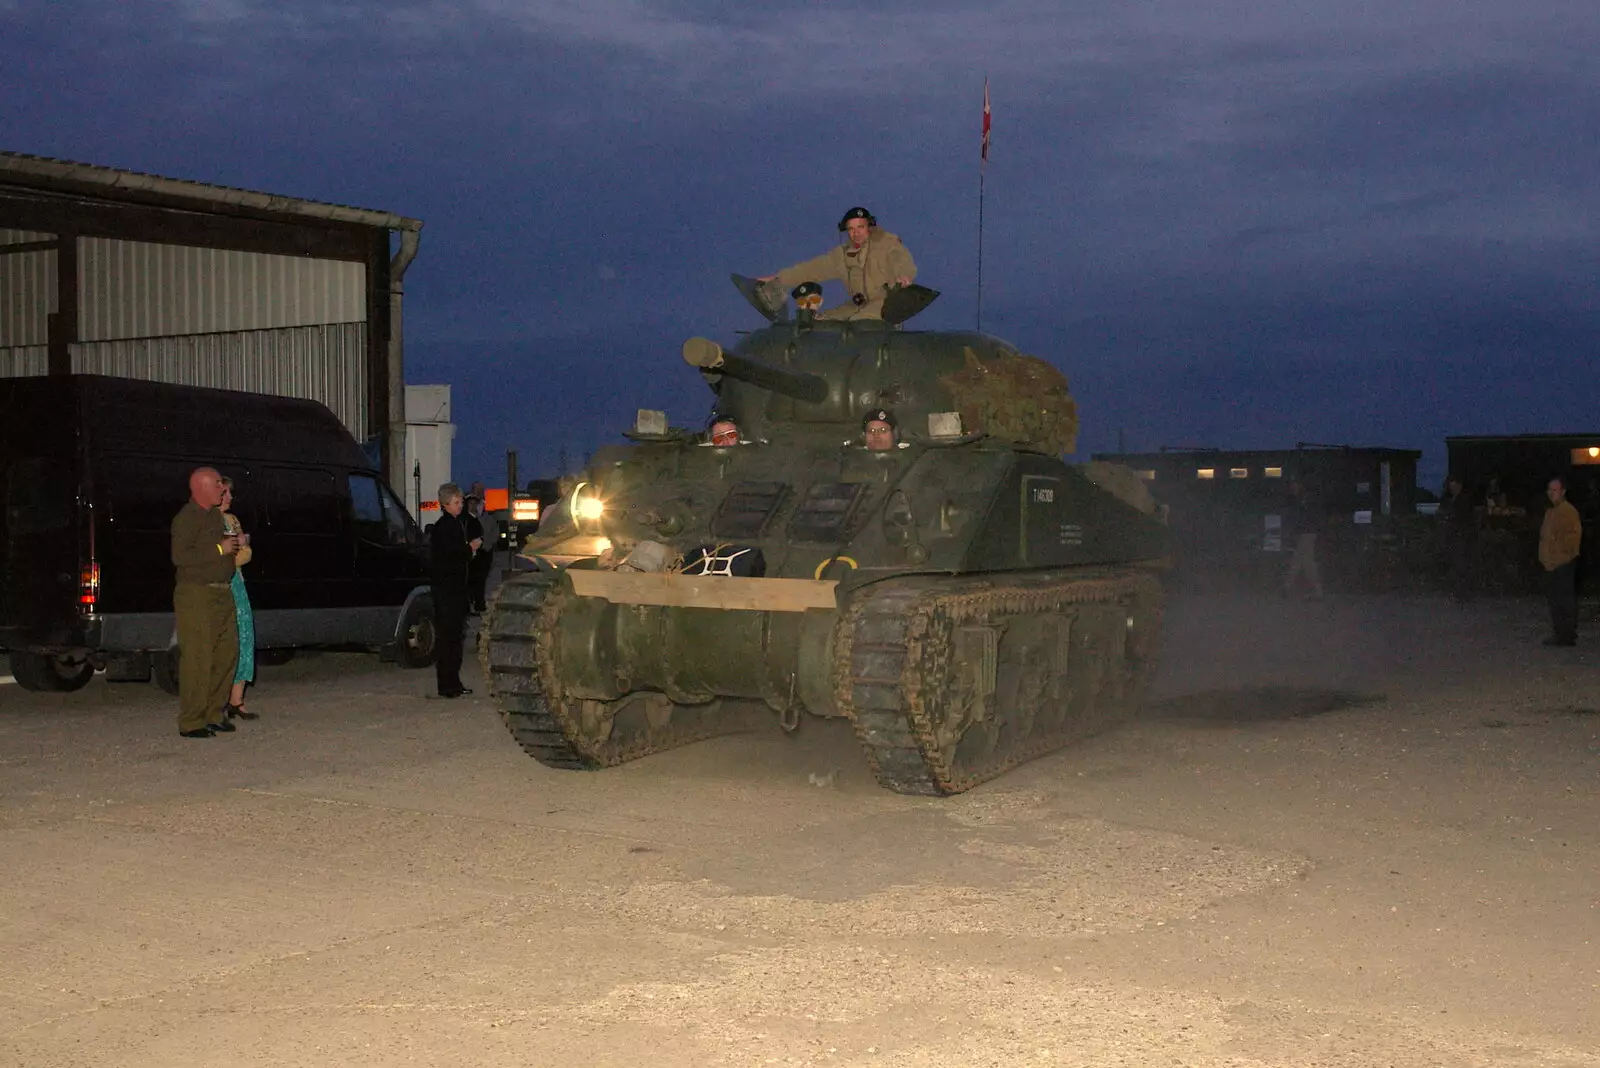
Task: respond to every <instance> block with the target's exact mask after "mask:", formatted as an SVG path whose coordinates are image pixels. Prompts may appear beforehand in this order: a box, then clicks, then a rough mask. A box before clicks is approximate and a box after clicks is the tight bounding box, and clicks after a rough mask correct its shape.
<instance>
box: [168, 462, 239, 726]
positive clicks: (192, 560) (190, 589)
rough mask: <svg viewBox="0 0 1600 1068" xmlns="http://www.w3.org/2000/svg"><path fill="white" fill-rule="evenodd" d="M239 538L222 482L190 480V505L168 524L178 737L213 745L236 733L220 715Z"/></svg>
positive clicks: (230, 660) (235, 640)
mask: <svg viewBox="0 0 1600 1068" xmlns="http://www.w3.org/2000/svg"><path fill="white" fill-rule="evenodd" d="M238 551H239V537H238V535H236V534H229V533H228V532H227V530H226V529H225V528H224V526H223V518H222V476H221V475H219V474H217V472H216V470H215V469H214V468H210V467H197V468H195V469H194V470H193V471H192V472H190V474H189V503H187V504H185V505H184V506H183V508H182V509H181V510H180V511H179V512H178V514H177V516H175V517H174V518H173V520H172V566H173V567H174V568H175V569H176V570H177V582H176V584H175V585H174V586H173V588H172V612H173V615H175V616H176V617H177V624H178V733H179V734H181V735H183V737H185V738H210V737H212V736H213V735H215V734H218V733H221V732H227V731H232V730H235V729H237V728H235V727H234V725H233V724H232V723H229V722H228V717H227V716H226V715H225V714H224V712H223V708H224V706H226V705H227V703H228V691H229V690H230V689H231V688H232V686H233V671H234V668H235V667H236V666H237V665H238V657H239V632H238V631H237V630H236V629H235V624H234V606H233V589H232V586H231V583H232V582H233V572H234V555H235V554H236V553H237V552H238Z"/></svg>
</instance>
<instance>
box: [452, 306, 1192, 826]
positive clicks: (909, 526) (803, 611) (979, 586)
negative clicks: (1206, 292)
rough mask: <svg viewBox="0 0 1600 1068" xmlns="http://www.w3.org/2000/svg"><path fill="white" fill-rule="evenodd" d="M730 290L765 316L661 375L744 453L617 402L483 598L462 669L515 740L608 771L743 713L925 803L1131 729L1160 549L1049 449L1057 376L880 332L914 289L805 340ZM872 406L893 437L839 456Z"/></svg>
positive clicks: (1070, 420)
mask: <svg viewBox="0 0 1600 1068" xmlns="http://www.w3.org/2000/svg"><path fill="white" fill-rule="evenodd" d="M734 280H735V283H736V284H737V285H738V286H739V289H740V291H741V292H742V293H743V294H744V295H745V296H746V297H747V298H748V299H749V300H750V302H751V303H752V304H753V305H755V306H756V308H757V309H758V310H760V311H761V312H762V314H763V315H765V316H766V318H767V320H768V324H767V325H766V326H765V327H764V328H762V329H759V330H756V331H754V332H752V333H749V334H748V335H746V336H745V337H744V338H743V339H742V340H741V341H740V342H739V343H738V344H737V345H736V346H734V347H732V348H731V349H724V348H723V347H722V346H721V345H719V344H718V343H716V342H715V341H712V340H709V339H706V338H692V339H690V340H689V341H687V342H685V343H684V345H683V358H684V360H685V362H686V363H687V364H688V365H689V368H690V369H692V370H687V371H686V372H685V373H695V372H697V373H699V374H700V375H702V376H703V377H704V379H705V381H706V383H707V385H708V386H709V387H710V389H711V391H712V393H713V394H715V399H714V409H713V411H714V415H715V417H716V418H720V419H731V420H733V421H734V422H736V423H737V425H738V428H739V434H740V440H739V442H738V443H737V444H726V445H715V444H712V443H710V441H708V440H706V436H705V435H703V434H700V433H695V432H691V431H690V430H685V429H679V428H674V427H670V426H668V425H667V423H666V419H665V416H664V414H663V413H660V412H652V411H649V410H641V411H640V413H639V418H638V421H637V423H636V424H635V426H634V427H633V428H631V429H629V430H628V431H626V432H625V435H624V436H625V437H626V438H627V439H628V440H627V443H626V444H620V445H617V446H609V447H606V448H603V449H601V450H600V451H598V452H597V453H596V454H595V455H594V456H593V458H592V460H591V462H590V464H589V466H588V468H587V469H586V470H585V471H584V472H582V474H581V475H580V476H578V477H577V478H576V479H575V480H574V481H572V482H571V483H570V486H569V488H568V490H567V492H566V493H565V495H564V496H563V498H562V499H561V500H560V501H559V502H558V503H557V504H556V505H554V506H552V507H551V508H550V509H549V510H548V511H547V512H546V513H545V515H544V517H543V519H542V520H541V522H540V526H539V531H538V533H537V535H535V536H534V537H532V538H530V539H529V541H528V542H527V543H526V544H525V545H524V546H523V548H522V550H521V556H520V557H519V560H520V561H521V563H522V565H523V566H525V567H527V568H528V570H525V571H517V572H515V573H513V574H512V575H511V577H509V578H508V579H507V580H506V581H505V582H504V583H503V584H502V585H501V586H500V588H499V591H498V593H497V595H496V597H495V599H494V602H493V605H492V607H491V609H490V611H489V613H488V616H487V618H486V622H485V633H486V636H487V638H486V640H485V641H483V642H481V643H480V655H481V657H482V660H483V667H484V674H485V678H486V680H487V684H488V688H489V691H490V693H491V694H492V696H493V699H494V701H495V703H496V705H497V707H498V709H499V711H500V713H501V715H502V717H503V718H504V720H505V723H506V725H507V726H508V727H509V728H510V731H511V734H512V736H513V737H514V738H515V739H516V741H517V743H518V744H519V745H521V747H522V748H523V749H524V750H526V751H527V752H528V753H529V754H530V755H531V756H533V757H534V758H535V759H537V760H539V761H540V762H542V763H544V764H547V765H549V766H551V767H556V768H572V769H593V768H604V767H609V766H612V765H616V764H620V763H622V762H624V761H628V760H633V759H635V758H638V757H643V756H646V755H648V754H651V753H655V752H659V751H661V750H664V749H668V748H671V747H673V746H678V745H683V744H686V743H688V742H693V741H697V740H699V739H703V738H707V737H711V736H714V735H717V734H721V733H726V732H729V731H732V730H736V729H742V727H743V726H744V725H746V724H747V723H748V722H749V715H750V711H749V710H750V708H751V707H752V706H753V705H754V706H756V707H759V706H765V707H766V708H767V709H770V714H771V716H772V717H773V718H774V719H775V720H776V721H777V723H778V725H779V726H781V727H782V728H783V729H785V730H794V729H796V728H797V727H799V726H800V724H801V723H802V722H803V721H804V720H805V718H806V717H808V716H821V717H843V718H846V719H848V720H849V721H850V722H851V724H852V725H853V726H854V729H855V735H856V737H857V739H859V741H860V744H861V747H862V750H863V752H864V753H865V756H866V760H867V763H868V764H869V765H870V767H871V770H872V773H873V774H874V775H875V776H876V777H877V780H878V781H879V782H880V783H881V784H882V785H883V786H884V787H886V788H888V789H890V790H894V791H897V792H900V793H907V794H923V795H948V794H955V793H959V792H961V791H963V790H966V789H968V788H969V787H971V786H974V785H975V784H977V783H980V782H983V781H985V780H986V779H990V778H992V777H994V776H996V775H998V774H1000V773H1001V772H1003V771H1005V770H1007V769H1008V768H1012V767H1014V766H1016V765H1018V764H1020V763H1022V762H1024V761H1027V760H1029V759H1031V758H1033V757H1037V756H1039V755H1041V754H1043V753H1047V752H1050V751H1052V750H1055V749H1059V748H1061V747H1063V746H1065V745H1067V744H1069V743H1070V742H1073V741H1074V740H1077V739H1081V738H1083V737H1085V736H1088V735H1090V734H1092V733H1094V732H1097V731H1099V730H1102V729H1103V728H1105V727H1107V726H1108V725H1110V724H1113V723H1115V722H1117V721H1120V720H1123V719H1125V718H1127V717H1129V716H1131V715H1133V714H1135V713H1136V712H1137V710H1138V708H1139V706H1140V702H1141V697H1142V693H1143V690H1144V688H1145V684H1146V681H1147V679H1148V678H1149V676H1150V674H1151V672H1152V670H1153V668H1154V664H1155V655H1156V647H1157V643H1158V639H1159V635H1160V628H1161V610H1162V599H1161V588H1160V584H1159V582H1158V581H1157V577H1156V569H1157V568H1159V567H1160V566H1162V564H1163V563H1164V561H1165V559H1166V557H1167V555H1168V552H1169V541H1168V535H1167V530H1166V527H1165V525H1164V523H1163V522H1162V520H1161V517H1160V516H1159V514H1158V513H1157V510H1156V508H1155V506H1154V504H1153V503H1152V501H1151V500H1150V497H1149V495H1148V493H1147V492H1146V491H1145V488H1144V485H1143V483H1141V482H1140V481H1139V480H1138V478H1137V477H1136V476H1135V475H1134V473H1133V472H1131V471H1128V470H1126V469H1124V468H1117V467H1113V466H1111V465H1097V464H1089V465H1072V464H1067V463H1064V462H1063V461H1062V460H1061V458H1060V457H1061V455H1062V454H1063V453H1069V452H1071V451H1073V449H1074V447H1075V438H1076V435H1077V413H1076V407H1075V404H1074V401H1073V398H1072V396H1071V394H1070V392H1069V390H1068V386H1067V381H1066V379H1065V377H1064V376H1063V375H1062V374H1061V373H1060V372H1059V371H1058V370H1057V369H1056V368H1055V367H1053V366H1052V365H1051V364H1049V363H1047V362H1045V361H1044V360H1041V359H1037V358H1034V357H1031V356H1027V355H1024V354H1022V353H1020V352H1018V351H1017V350H1016V349H1015V348H1014V347H1013V346H1011V345H1009V344H1007V343H1006V342H1004V341H1001V340H999V339H997V338H995V337H992V336H989V335H986V334H981V333H962V332H935V331H923V332H919V331H915V330H910V329H906V328H904V326H903V324H904V322H905V321H906V320H907V319H909V318H910V317H911V316H912V315H914V314H915V313H916V312H917V311H919V310H920V309H921V308H922V307H923V306H925V305H926V304H927V303H928V302H929V301H931V300H932V299H933V297H935V296H936V295H937V294H936V293H934V292H933V291H932V290H928V289H925V288H922V287H919V286H908V287H904V288H903V289H899V290H896V291H894V292H892V293H891V294H890V296H889V299H888V300H887V301H886V302H885V304H884V312H883V315H884V318H883V319H882V320H854V321H830V320H825V319H822V318H820V317H817V316H814V315H812V314H811V313H810V312H809V311H805V310H802V311H799V312H798V314H791V313H790V311H789V306H788V300H787V299H786V295H784V294H781V293H774V292H773V291H772V289H771V286H770V284H768V285H761V284H758V283H756V282H754V281H751V280H748V279H742V278H739V277H738V276H735V279H734ZM802 288H804V287H802ZM806 297H807V294H804V293H802V294H800V296H799V297H797V300H800V302H801V303H814V301H812V300H807V299H805V298H806ZM877 409H884V410H887V411H888V412H889V413H892V416H893V420H894V422H895V423H896V424H897V438H898V440H897V441H895V442H894V443H893V447H890V448H886V449H869V448H867V447H866V446H865V445H864V443H863V435H862V429H863V416H864V415H866V414H868V413H871V412H873V411H874V410H877ZM709 422H710V421H708V424H709ZM721 440H727V439H726V438H725V437H724V438H722V439H721Z"/></svg>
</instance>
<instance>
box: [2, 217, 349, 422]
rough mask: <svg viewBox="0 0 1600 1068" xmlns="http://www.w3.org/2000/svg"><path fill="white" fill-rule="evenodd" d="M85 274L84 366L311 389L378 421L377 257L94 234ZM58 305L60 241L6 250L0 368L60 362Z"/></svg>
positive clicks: (11, 233) (319, 397) (80, 346)
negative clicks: (371, 383) (370, 327)
mask: <svg viewBox="0 0 1600 1068" xmlns="http://www.w3.org/2000/svg"><path fill="white" fill-rule="evenodd" d="M53 237H54V235H53V234H39V233H29V232H24V231H20V230H0V246H3V245H5V244H16V243H19V242H23V241H43V240H49V239H51V238H53ZM78 279H79V294H78V305H79V323H78V337H79V339H80V340H79V342H78V343H76V344H74V345H72V346H71V350H72V369H73V370H74V371H76V372H79V373H82V374H104V375H116V376H119V377H122V378H143V379H151V380H155V381H159V382H177V383H182V384H186V385H195V386H212V387H216V388H219V389H237V390H248V391H250V392H255V393H274V394H279V395H282V396H287V397H305V398H308V399H310V400H316V401H321V402H322V403H323V404H326V405H327V406H328V407H329V408H330V409H332V410H333V412H334V414H335V415H337V416H338V417H339V418H340V420H342V421H343V422H344V424H345V425H346V426H347V427H349V428H350V432H351V433H352V434H354V435H355V436H356V438H357V439H362V440H364V439H365V438H366V437H367V436H368V435H369V434H370V433H371V432H372V429H371V427H372V423H371V420H370V419H369V417H368V412H367V352H366V339H367V323H366V318H367V307H366V285H367V278H366V266H365V265H364V264H360V263H349V262H344V261H338V260H316V259H308V258H306V257H300V256H274V255H267V254H265V253H259V252H235V251H229V250H223V249H210V248H194V247H190V246H187V245H162V244H154V243H150V242H142V241H114V240H110V239H106V238H81V239H79V242H78ZM57 304H58V299H57V294H56V254H55V252H53V251H50V250H42V251H38V252H25V253H15V254H12V255H0V376H4V377H20V376H23V375H42V374H46V373H47V372H48V370H49V358H48V351H49V350H48V342H49V319H48V315H49V313H50V312H51V311H53V310H54V309H55V308H56V307H57Z"/></svg>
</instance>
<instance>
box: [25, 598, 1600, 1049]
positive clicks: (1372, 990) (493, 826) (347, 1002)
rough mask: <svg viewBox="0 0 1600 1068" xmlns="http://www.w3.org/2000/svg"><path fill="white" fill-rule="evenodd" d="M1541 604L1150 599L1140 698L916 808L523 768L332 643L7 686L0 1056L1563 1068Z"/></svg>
mask: <svg viewBox="0 0 1600 1068" xmlns="http://www.w3.org/2000/svg"><path fill="white" fill-rule="evenodd" d="M1542 634H1543V629H1542V621H1541V606H1540V605H1539V604H1537V603H1535V602H1524V601H1485V602H1479V603H1476V604H1472V605H1466V606H1462V605H1456V604H1452V603H1450V602H1447V601H1443V600H1430V599H1398V598H1397V599H1384V598H1362V599H1354V598H1351V599H1339V598H1335V599H1331V600H1329V601H1326V602H1319V603H1309V604H1308V603H1288V602H1282V601H1263V600H1252V599H1244V598H1221V597H1206V598H1189V599H1183V600H1180V601H1178V602H1177V603H1175V604H1174V605H1172V606H1171V609H1170V611H1169V616H1168V635H1169V636H1168V640H1167V648H1166V652H1165V657H1164V662H1163V672H1162V676H1161V678H1160V680H1159V682H1158V686H1157V692H1156V693H1155V694H1154V696H1153V700H1152V702H1151V705H1150V708H1149V714H1148V715H1147V717H1146V718H1144V719H1142V720H1141V721H1139V722H1137V723H1135V724H1132V725H1130V726H1127V727H1125V728H1122V729H1120V730H1117V731H1114V732H1112V733H1109V734H1107V735H1104V736H1102V737H1099V738H1096V739H1092V740H1090V741H1089V742H1086V743H1084V744H1081V745H1079V746H1076V747H1074V748H1072V749H1070V750H1068V751H1066V752H1063V753H1059V754H1056V755H1054V756H1052V757H1049V758H1046V759H1043V760H1039V761H1036V762H1034V763H1032V764H1030V765H1028V766H1026V767H1024V768H1022V769H1019V770H1017V771H1015V772H1012V773H1011V774H1009V775H1007V776H1004V777H1002V778H1001V779H999V780H997V781H995V782H993V783H990V784H987V785H986V786H984V787H981V788H979V789H977V790H974V791H972V792H971V793H968V794H966V795H963V796H961V797H958V798H951V799H947V800H942V801H930V800H924V799H914V798H905V797H899V796H896V795H893V794H889V793H886V792H884V791H882V790H880V789H878V788H877V786H876V785H875V784H874V783H873V782H872V780H871V779H870V777H869V776H868V774H867V772H866V769H865V765H864V762H863V760H862V759H861V757H860V754H859V752H858V750H857V749H856V746H855V743H854V740H853V738H852V736H851V734H850V732H849V730H848V728H847V726H846V725H844V724H837V723H826V722H820V721H813V722H808V723H806V724H805V726H804V727H803V728H802V729H801V731H800V732H799V734H798V735H796V736H794V737H788V736H784V735H783V734H781V733H780V732H779V731H778V730H777V728H776V726H772V727H771V728H770V729H762V730H757V731H752V732H750V733H745V734H740V735H735V736H730V737H725V738H721V739H717V740H714V741H711V742H705V743H702V744H700V745H696V746H691V747H689V748H686V749H682V750H679V751H676V752H672V753H667V754H663V755H660V756H657V757H653V758H650V759H647V760H643V761H639V762H637V763H634V764H631V765H628V766H626V767H623V768H619V769H615V770H612V771H608V772H604V773H597V774H578V773H563V772H555V771H551V770H549V769H546V768H543V767H541V766H539V765H538V764H536V763H534V762H533V761H531V760H530V759H528V758H527V757H525V756H524V755H522V753H521V752H520V751H519V750H518V749H517V748H516V746H515V745H514V744H513V743H512V742H511V739H510V737H509V736H508V735H507V734H506V732H505V730H504V729H503V728H502V727H501V725H500V723H499V720H498V718H497V717H496V716H495V714H494V712H493V710H492V709H491V708H490V707H489V706H488V705H487V704H486V703H484V702H481V701H478V700H476V699H474V700H469V701H456V702H450V701H438V700H428V699H425V698H424V697H423V696H422V695H423V694H424V693H425V692H426V691H427V690H429V689H430V688H431V686H430V683H431V673H428V672H406V671H402V670H400V669H397V668H393V667H389V666H385V665H381V664H379V663H377V661H376V659H375V658H373V657H368V656H361V655H356V654H333V653H327V654H321V655H305V656H301V657H299V658H297V659H296V660H294V661H293V662H291V663H290V664H288V665H285V666H283V667H278V668H265V669H263V671H262V679H261V681H262V685H261V686H260V687H259V689H258V690H257V691H255V693H254V695H253V697H252V706H253V707H254V708H255V709H256V710H257V711H259V712H260V713H261V714H262V718H261V719H260V720H259V721H258V722H255V723H250V724H245V725H243V726H242V727H241V729H240V730H239V732H238V733H236V734H233V735H229V736H224V737H221V738H217V739H213V740H210V741H204V742H197V741H189V740H185V739H181V738H179V737H178V736H177V733H176V727H175V708H174V702H173V701H172V700H171V699H169V698H166V697H165V696H164V695H162V694H161V693H159V691H156V690H155V689H154V687H151V686H146V685H136V684H107V683H105V682H104V681H103V680H96V681H95V682H94V683H92V684H91V685H90V686H89V687H88V688H87V689H85V690H83V691H82V692H80V693H77V694H68V695H39V694H28V693H24V692H22V691H20V690H18V689H17V687H16V686H14V685H4V686H0V857H3V858H4V870H5V873H6V878H5V880H4V882H3V885H0V962H4V964H3V966H0V1064H5V1065H11V1064H16V1065H27V1066H30V1068H32V1066H52V1065H86V1066H87V1065H94V1066H97V1068H99V1066H105V1065H125V1066H151V1068H157V1066H159V1068H186V1066H206V1068H216V1066H232V1065H275V1066H277V1065H317V1066H326V1065H441V1066H444V1065H474V1066H477V1065H484V1066H498V1065H507V1066H511V1065H515V1066H519V1068H520V1066H528V1065H562V1066H565V1065H619V1066H620V1065H628V1066H633V1065H639V1064H645V1063H648V1064H651V1065H659V1066H675V1065H695V1066H705V1065H767V1064H777V1065H905V1066H912V1065H941V1066H943V1065H960V1066H968V1065H970V1066H979V1065H1083V1066H1091V1065H1092V1066H1101V1065H1129V1066H1135V1065H1137V1066H1148V1065H1183V1066H1201V1068H1209V1066H1223V1065H1227V1066H1238V1068H1255V1066H1300V1065H1305V1066H1311V1065H1316V1066H1334V1065H1341V1066H1342V1065H1349V1066H1352V1068H1356V1066H1360V1068H1368V1066H1375V1065H1397V1066H1410V1065H1441V1066H1443V1065H1449V1066H1475V1065H1484V1066H1489V1065H1495V1066H1500V1065H1513V1066H1515V1065H1528V1066H1539V1068H1562V1066H1579V1065H1584V1066H1591V1065H1592V1066H1600V1013H1597V1011H1596V1010H1597V1008H1600V945H1597V943H1600V882H1597V874H1600V864H1597V860H1600V850H1597V846H1600V690H1597V687H1596V684H1597V682H1600V657H1597V656H1596V655H1595V653H1593V652H1592V651H1590V650H1589V649H1588V648H1580V649H1577V650H1549V649H1544V648H1541V647H1540V645H1539V638H1540V637H1542ZM469 670H470V671H473V672H475V670H476V669H475V667H469ZM473 681H474V679H473V678H472V677H469V685H471V684H472V683H473ZM814 780H815V781H821V782H824V783H826V785H825V786H823V787H820V788H819V787H818V786H816V785H813V781H814Z"/></svg>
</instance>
